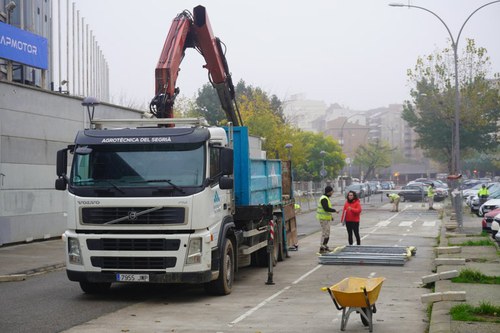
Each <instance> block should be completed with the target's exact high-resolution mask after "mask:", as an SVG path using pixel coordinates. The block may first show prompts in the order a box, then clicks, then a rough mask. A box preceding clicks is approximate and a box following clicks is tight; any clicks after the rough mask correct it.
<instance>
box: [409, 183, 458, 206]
mask: <svg viewBox="0 0 500 333" xmlns="http://www.w3.org/2000/svg"><path fill="white" fill-rule="evenodd" d="M431 183H433V184H434V182H432V181H431V182H426V183H423V182H417V181H412V182H409V183H408V184H406V186H418V187H421V188H422V189H423V191H424V199H425V198H427V188H428V186H429V185H430V184H431ZM420 195H421V194H420ZM447 197H448V189H447V188H442V187H438V186H436V185H434V201H435V202H439V201H443V200H444V199H446V198H447ZM421 200H422V199H418V201H421ZM412 201H416V200H412Z"/></svg>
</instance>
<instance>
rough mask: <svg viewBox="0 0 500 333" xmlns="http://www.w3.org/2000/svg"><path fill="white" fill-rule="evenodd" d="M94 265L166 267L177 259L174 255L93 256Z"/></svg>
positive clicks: (104, 266) (117, 267) (125, 267)
mask: <svg viewBox="0 0 500 333" xmlns="http://www.w3.org/2000/svg"><path fill="white" fill-rule="evenodd" d="M90 260H91V262H92V266H95V267H100V268H102V269H123V270H129V269H138V270H141V269H166V268H169V267H174V266H175V263H176V261H177V259H176V258H172V257H91V258H90Z"/></svg>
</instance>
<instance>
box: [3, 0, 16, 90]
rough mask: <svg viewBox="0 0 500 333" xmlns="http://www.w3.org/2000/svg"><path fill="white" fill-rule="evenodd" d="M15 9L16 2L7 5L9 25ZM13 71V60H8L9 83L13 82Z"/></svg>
mask: <svg viewBox="0 0 500 333" xmlns="http://www.w3.org/2000/svg"><path fill="white" fill-rule="evenodd" d="M14 9H16V3H15V2H14V1H10V2H9V3H8V4H7V5H5V10H6V11H7V24H10V23H11V22H10V21H11V16H12V12H13V11H14ZM13 70H14V68H13V66H12V60H7V81H9V82H12V79H13V73H12V72H13Z"/></svg>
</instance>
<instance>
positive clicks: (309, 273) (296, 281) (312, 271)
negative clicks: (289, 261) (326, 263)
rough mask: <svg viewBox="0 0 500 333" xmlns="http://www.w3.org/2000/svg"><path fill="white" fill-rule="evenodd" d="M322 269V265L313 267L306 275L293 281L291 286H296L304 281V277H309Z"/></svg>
mask: <svg viewBox="0 0 500 333" xmlns="http://www.w3.org/2000/svg"><path fill="white" fill-rule="evenodd" d="M321 267H322V265H318V266H316V267H314V268H313V269H311V270H310V271H309V272H307V273H306V274H304V275H302V276H301V277H299V278H298V279H297V280H295V281H293V282H292V284H297V283H299V282H300V281H302V280H304V279H305V278H306V277H308V276H309V275H311V274H312V273H314V272H315V271H317V270H318V269H320V268H321Z"/></svg>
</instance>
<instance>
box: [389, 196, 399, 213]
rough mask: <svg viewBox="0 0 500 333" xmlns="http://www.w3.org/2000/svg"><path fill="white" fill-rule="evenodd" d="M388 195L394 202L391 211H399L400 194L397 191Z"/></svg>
mask: <svg viewBox="0 0 500 333" xmlns="http://www.w3.org/2000/svg"><path fill="white" fill-rule="evenodd" d="M387 197H388V198H389V199H390V200H391V203H392V210H391V212H397V211H399V199H400V198H399V195H398V194H397V193H387Z"/></svg>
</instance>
